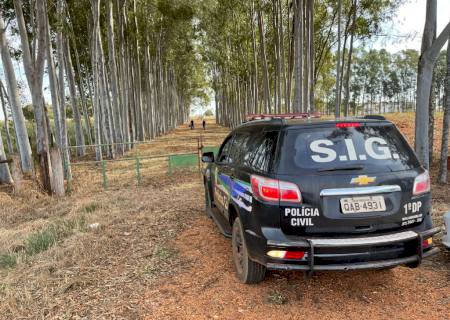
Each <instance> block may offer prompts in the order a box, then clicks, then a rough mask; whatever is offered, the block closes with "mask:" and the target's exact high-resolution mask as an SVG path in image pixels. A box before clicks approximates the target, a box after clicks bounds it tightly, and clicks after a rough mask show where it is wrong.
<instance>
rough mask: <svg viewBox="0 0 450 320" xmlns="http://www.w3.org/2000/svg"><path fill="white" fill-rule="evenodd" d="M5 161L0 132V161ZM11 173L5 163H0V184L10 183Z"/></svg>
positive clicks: (0, 133)
mask: <svg viewBox="0 0 450 320" xmlns="http://www.w3.org/2000/svg"><path fill="white" fill-rule="evenodd" d="M5 160H6V154H5V149H4V147H3V139H2V132H1V131H0V161H5ZM12 182H13V180H12V177H11V172H10V171H9V166H8V164H7V163H3V164H2V163H0V184H2V183H4V184H9V183H12Z"/></svg>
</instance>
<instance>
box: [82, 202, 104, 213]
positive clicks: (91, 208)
mask: <svg viewBox="0 0 450 320" xmlns="http://www.w3.org/2000/svg"><path fill="white" fill-rule="evenodd" d="M98 208H100V205H99V204H98V203H96V202H92V203H90V204H88V205H87V206H85V207H84V208H83V212H85V213H93V212H95V211H97V209H98Z"/></svg>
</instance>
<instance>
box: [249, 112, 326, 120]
mask: <svg viewBox="0 0 450 320" xmlns="http://www.w3.org/2000/svg"><path fill="white" fill-rule="evenodd" d="M308 118H320V113H319V112H314V113H311V114H310V113H308V112H297V113H278V114H264V113H262V114H249V115H247V116H246V117H245V120H246V121H254V120H274V119H308Z"/></svg>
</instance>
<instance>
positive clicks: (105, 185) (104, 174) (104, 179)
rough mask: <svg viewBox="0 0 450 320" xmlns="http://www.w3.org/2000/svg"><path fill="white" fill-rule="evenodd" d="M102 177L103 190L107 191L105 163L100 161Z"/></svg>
mask: <svg viewBox="0 0 450 320" xmlns="http://www.w3.org/2000/svg"><path fill="white" fill-rule="evenodd" d="M102 177H103V189H105V190H108V177H107V176H106V161H105V160H102Z"/></svg>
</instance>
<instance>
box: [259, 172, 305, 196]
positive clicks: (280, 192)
mask: <svg viewBox="0 0 450 320" xmlns="http://www.w3.org/2000/svg"><path fill="white" fill-rule="evenodd" d="M251 185H252V191H253V196H255V197H256V198H257V199H260V200H263V201H270V202H278V201H283V202H295V203H301V202H302V195H301V193H300V190H299V189H298V187H297V185H296V184H294V183H291V182H286V181H280V180H277V179H269V178H264V177H260V176H256V175H253V176H252V177H251Z"/></svg>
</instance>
